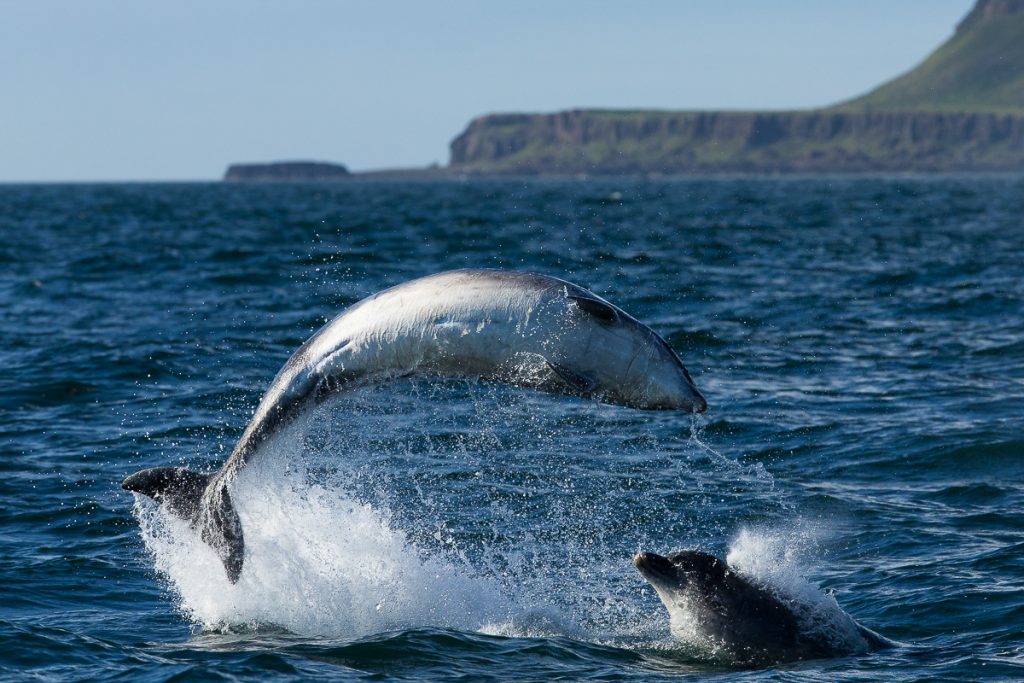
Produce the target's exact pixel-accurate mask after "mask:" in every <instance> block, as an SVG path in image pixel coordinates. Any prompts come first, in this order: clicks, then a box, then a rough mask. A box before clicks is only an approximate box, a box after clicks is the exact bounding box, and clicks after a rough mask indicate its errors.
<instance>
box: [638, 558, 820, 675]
mask: <svg viewBox="0 0 1024 683" xmlns="http://www.w3.org/2000/svg"><path fill="white" fill-rule="evenodd" d="M633 564H635V565H636V568H637V569H638V570H639V571H640V574H641V575H642V576H643V577H644V579H646V580H647V582H648V583H650V584H651V586H652V587H653V588H654V590H655V591H656V592H657V593H658V597H659V598H661V601H662V602H663V603H664V604H665V607H666V608H667V609H668V612H669V616H670V617H671V619H672V622H673V629H674V630H678V631H685V632H687V633H688V634H689V635H690V636H691V637H693V638H694V639H696V640H697V641H699V642H697V643H696V644H698V645H701V646H703V647H706V648H707V649H710V650H713V651H714V652H716V653H718V654H721V655H725V656H727V657H728V658H730V659H732V660H734V661H739V662H765V661H789V660H793V659H806V658H809V657H814V656H820V655H821V654H822V653H823V652H825V649H824V646H823V645H822V644H821V643H819V642H817V641H815V640H814V639H812V638H808V637H803V636H801V633H800V628H799V624H798V622H797V619H796V616H795V615H794V613H793V612H792V610H790V608H789V607H787V606H786V605H785V604H783V602H782V601H780V600H779V598H777V597H775V596H774V595H773V594H772V593H770V592H769V591H767V590H765V589H764V588H761V587H760V586H756V585H754V584H753V583H751V582H750V581H748V580H747V579H745V578H743V577H742V576H740V575H738V574H737V573H736V572H735V571H733V569H732V568H730V567H729V565H728V564H726V562H725V561H724V560H721V559H719V558H717V557H715V556H713V555H709V554H707V553H702V552H699V551H696V550H682V551H679V552H675V553H670V554H669V555H668V556H663V555H658V554H656V553H638V554H637V555H636V556H635V557H634V558H633Z"/></svg>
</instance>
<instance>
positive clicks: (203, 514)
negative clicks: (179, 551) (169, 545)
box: [121, 467, 245, 583]
mask: <svg viewBox="0 0 1024 683" xmlns="http://www.w3.org/2000/svg"><path fill="white" fill-rule="evenodd" d="M121 488H123V489H125V490H126V491H132V492H134V493H141V494H144V495H147V496H149V497H150V498H152V499H153V500H155V501H157V502H158V503H160V504H161V505H166V506H167V508H168V509H170V510H171V512H173V513H174V514H175V515H177V516H178V517H181V518H182V519H184V520H186V521H187V522H188V523H189V524H190V525H192V527H193V528H196V529H199V531H200V535H201V537H202V539H203V541H204V542H205V543H207V544H208V545H209V546H210V547H212V548H213V549H214V550H215V551H216V552H217V556H218V557H220V561H221V562H222V563H224V570H225V571H226V572H227V575H228V580H229V581H230V582H231V583H235V582H237V581H238V577H239V576H241V574H242V562H243V559H244V556H245V544H244V542H243V539H242V524H241V522H240V521H239V519H238V513H237V512H236V511H235V508H234V506H233V505H232V504H231V496H229V495H228V490H227V487H226V486H225V484H224V483H223V481H222V478H220V477H217V475H215V474H202V473H200V472H193V471H192V470H187V469H185V468H184V467H153V468H150V469H148V470H141V471H139V472H136V473H135V474H133V475H131V476H129V477H128V478H127V479H125V480H124V481H123V482H121Z"/></svg>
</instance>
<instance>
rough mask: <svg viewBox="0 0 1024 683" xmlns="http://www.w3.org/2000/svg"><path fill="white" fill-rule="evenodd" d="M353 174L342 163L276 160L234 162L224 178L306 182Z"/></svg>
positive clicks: (239, 180)
mask: <svg viewBox="0 0 1024 683" xmlns="http://www.w3.org/2000/svg"><path fill="white" fill-rule="evenodd" d="M350 175H351V174H350V173H349V171H348V169H347V168H345V167H344V166H342V165H341V164H330V163H326V162H323V161H276V162H271V163H266V164H232V165H231V166H228V170H227V172H226V173H225V174H224V180H226V181H233V182H306V181H310V180H340V179H344V178H348V177H349V176H350Z"/></svg>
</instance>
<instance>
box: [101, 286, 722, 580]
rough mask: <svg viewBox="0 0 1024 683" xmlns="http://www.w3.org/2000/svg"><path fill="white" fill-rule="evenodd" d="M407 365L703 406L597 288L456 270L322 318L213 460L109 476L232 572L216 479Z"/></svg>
mask: <svg viewBox="0 0 1024 683" xmlns="http://www.w3.org/2000/svg"><path fill="white" fill-rule="evenodd" d="M412 375H434V376H440V377H455V378H458V377H465V378H483V379H489V380H494V381H498V382H505V383H509V384H513V385H517V386H524V387H532V388H536V389H540V390H543V391H549V392H554V393H562V394H570V395H575V396H581V397H587V398H592V399H594V400H597V401H603V402H606V403H613V404H618V405H623V406H629V407H633V408H642V409H647V410H685V411H691V412H701V411H703V410H704V409H705V408H706V407H707V403H706V402H705V401H704V398H703V397H702V396H701V394H700V392H699V391H698V390H697V388H696V386H694V383H693V380H692V379H691V378H690V374H689V373H688V372H687V371H686V368H685V367H683V363H682V361H680V360H679V357H678V356H677V355H676V354H675V352H674V351H673V350H672V349H671V348H670V347H669V345H668V344H667V343H665V341H664V340H663V339H662V338H661V337H659V336H658V335H657V334H655V333H654V332H653V331H652V330H651V329H650V328H648V327H647V326H645V325H643V324H641V323H640V322H638V321H637V320H636V319H635V318H632V317H630V316H629V315H627V314H626V313H625V312H623V311H622V310H621V309H619V308H617V307H616V306H613V305H612V304H610V303H608V302H607V301H605V300H604V299H602V298H600V297H599V296H596V295H594V294H592V293H591V292H589V291H587V290H586V289H583V288H582V287H578V286H576V285H574V284H571V283H569V282H566V281H564V280H559V279H558V278H553V277H548V276H545V275H536V274H532V273H518V272H509V271H501V270H456V271H451V272H446V273H439V274H436V275H430V276H428V277H424V278H421V279H418V280H412V281H410V282H406V283H404V284H401V285H398V286H396V287H392V288H391V289H387V290H384V291H383V292H380V293H378V294H374V295H373V296H371V297H369V298H367V299H363V300H362V301H360V302H359V303H356V304H354V305H353V306H351V307H350V308H348V309H347V310H345V311H343V312H342V313H341V314H340V315H339V316H338V317H336V318H335V319H334V320H332V321H330V322H329V323H327V324H326V325H324V326H323V327H322V328H321V329H320V330H319V331H318V332H317V333H316V334H314V335H313V336H312V337H310V338H309V339H308V340H307V341H306V343H304V344H303V345H302V346H301V347H299V349H298V351H296V352H295V354H294V355H292V357H291V358H289V359H288V362H287V363H285V365H284V367H283V368H282V369H281V371H280V372H278V374H277V377H276V378H274V381H273V382H272V383H271V385H270V388H269V389H268V390H267V393H266V394H264V396H263V399H262V400H261V401H260V404H259V406H258V407H257V408H256V413H255V415H254V416H253V418H252V421H251V422H250V423H249V426H248V427H247V428H246V430H245V432H244V433H243V434H242V438H241V439H240V440H239V442H238V444H237V445H236V446H235V449H234V451H233V452H232V453H231V456H230V457H229V458H228V460H227V462H225V463H224V466H223V467H222V468H221V469H220V470H219V471H217V472H214V473H213V474H201V473H198V472H193V471H191V470H187V469H184V468H180V467H156V468H152V469H147V470H142V471H141V472H136V473H135V474H133V475H131V476H129V477H128V478H127V479H125V480H124V482H123V483H122V484H121V486H122V487H123V488H125V489H127V490H129V491H133V492H136V493H142V494H145V495H147V496H149V497H151V498H153V499H155V500H157V501H158V502H160V503H161V504H163V505H166V506H167V507H168V508H169V509H170V510H171V511H172V512H173V513H174V514H176V515H178V516H179V517H182V518H184V519H186V520H188V521H189V522H190V523H191V525H192V527H193V528H195V529H198V530H199V533H200V535H201V537H202V539H203V541H204V542H206V543H207V544H208V545H210V546H211V547H212V548H213V549H214V550H216V552H217V554H218V555H219V556H220V559H221V561H222V562H223V563H224V569H225V570H226V571H227V575H228V579H229V580H230V581H231V582H232V583H235V582H236V581H238V578H239V576H240V575H241V573H242V565H243V560H244V555H245V544H244V541H243V535H242V525H241V522H240V521H239V518H238V514H237V513H236V511H235V508H234V506H233V505H232V503H231V497H230V494H229V492H228V487H229V484H230V483H231V481H232V479H233V478H234V476H235V475H236V474H237V473H238V471H239V470H240V469H241V468H242V467H244V466H245V465H246V463H248V462H249V461H250V460H251V459H252V458H253V457H254V455H255V454H256V453H257V452H258V451H259V448H260V446H261V445H262V444H263V443H264V442H265V441H266V440H267V439H268V438H270V437H271V436H272V435H274V434H275V433H277V432H278V430H280V429H281V428H282V427H283V426H285V425H286V424H288V423H290V422H291V421H293V420H295V419H296V418H297V417H298V416H299V415H301V414H303V413H304V412H305V411H307V410H309V409H310V408H311V407H313V406H314V405H316V404H317V403H319V402H321V401H322V400H324V399H325V398H327V397H329V396H331V395H332V394H335V393H337V392H341V391H344V390H346V389H348V388H351V387H353V386H358V385H364V384H367V383H374V382H380V381H384V380H387V379H392V378H397V377H406V376H412Z"/></svg>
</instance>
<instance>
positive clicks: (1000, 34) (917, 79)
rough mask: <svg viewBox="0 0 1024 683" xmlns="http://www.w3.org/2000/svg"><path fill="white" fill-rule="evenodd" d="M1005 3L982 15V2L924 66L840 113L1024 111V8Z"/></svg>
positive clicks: (850, 105) (857, 100)
mask: <svg viewBox="0 0 1024 683" xmlns="http://www.w3.org/2000/svg"><path fill="white" fill-rule="evenodd" d="M1006 4H1009V5H1011V6H1012V7H1014V8H1015V10H1016V11H1013V12H1007V13H1000V14H998V15H997V16H983V15H982V14H981V12H980V10H981V9H982V8H983V7H984V5H985V3H979V5H978V7H977V8H976V9H975V12H974V13H972V16H968V18H967V19H966V20H965V21H964V22H963V23H962V24H961V25H960V27H959V28H958V29H957V32H956V33H955V34H954V35H953V37H952V38H950V39H949V40H948V41H946V42H945V43H943V44H942V45H941V46H940V47H939V48H938V49H937V50H935V52H933V53H932V54H931V55H929V56H928V58H927V59H925V61H924V62H922V63H921V64H920V65H919V66H917V67H916V68H914V69H913V70H911V71H909V72H907V73H905V74H903V75H902V76H899V77H898V78H895V79H894V80H892V81H889V82H888V83H885V84H883V85H882V86H880V87H878V88H876V89H875V90H873V91H871V92H870V93H868V94H866V95H863V96H861V97H858V98H857V99H854V100H851V101H849V102H844V103H841V104H839V105H837V107H836V108H838V109H861V110H863V109H873V110H879V109H885V110H896V109H898V110H932V111H986V112H1005V113H1019V112H1024V11H1021V10H1024V7H1020V6H1019V5H1024V3H1017V2H1011V3H1006ZM974 15H976V16H974Z"/></svg>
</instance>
